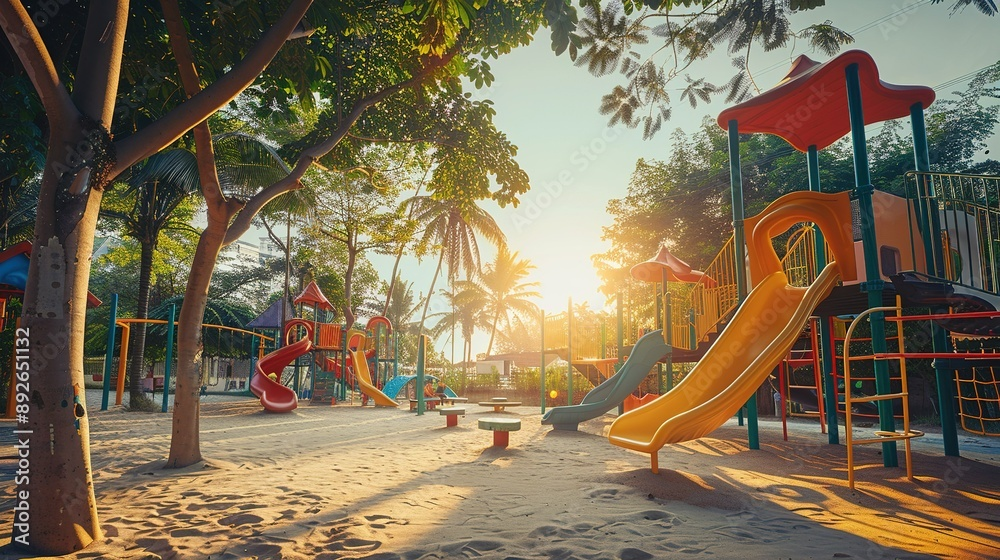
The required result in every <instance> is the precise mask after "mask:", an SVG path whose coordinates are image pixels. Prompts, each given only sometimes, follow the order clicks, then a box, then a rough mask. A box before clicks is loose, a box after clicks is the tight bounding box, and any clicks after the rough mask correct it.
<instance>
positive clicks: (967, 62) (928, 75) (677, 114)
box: [372, 0, 1000, 359]
mask: <svg viewBox="0 0 1000 560" xmlns="http://www.w3.org/2000/svg"><path fill="white" fill-rule="evenodd" d="M951 3H952V2H951V1H950V0H949V1H946V2H945V3H944V4H938V5H931V4H930V0H920V1H915V0H907V1H904V2H901V3H886V2H861V1H856V0H854V1H848V0H836V1H832V2H830V3H829V4H830V6H829V7H824V8H819V9H817V10H814V11H810V12H806V13H805V14H804V16H797V18H796V19H795V20H793V24H795V25H794V28H795V29H800V28H802V27H805V26H807V25H809V24H811V23H815V22H821V21H823V20H827V19H829V20H832V21H833V23H834V24H836V25H838V26H839V27H840V28H841V29H844V30H847V31H849V32H852V34H854V36H855V40H856V42H855V44H854V45H852V46H851V48H857V49H862V50H865V51H868V52H869V53H870V54H871V55H872V56H873V57H874V59H875V61H876V63H877V64H878V65H879V69H880V72H881V77H882V79H883V80H885V81H887V82H890V83H897V84H919V85H927V86H931V87H937V86H939V85H941V84H945V83H946V82H949V81H951V80H953V79H956V78H962V79H961V80H960V81H958V82H955V83H950V84H949V85H948V86H947V87H944V88H941V89H939V90H938V92H937V93H938V96H939V98H941V97H951V92H953V91H956V90H962V89H964V87H965V85H966V84H967V83H968V80H969V79H970V78H971V73H974V72H975V71H977V70H979V69H981V68H984V67H986V66H988V65H990V64H992V63H994V62H996V61H997V60H998V59H1000V18H998V17H992V18H990V17H986V16H983V15H981V14H979V13H978V12H976V11H975V10H974V9H971V8H970V9H967V10H966V11H965V12H964V13H958V14H955V15H954V16H951V17H949V6H950V4H951ZM887 16H888V17H887ZM800 54H806V55H808V56H810V57H812V58H814V59H815V60H818V61H824V60H826V59H827V57H826V56H825V55H823V54H822V53H816V52H810V51H809V49H808V47H807V46H806V45H804V44H803V43H801V42H800V43H799V44H798V45H794V46H790V48H787V49H779V50H778V51H774V52H771V53H763V52H761V51H760V49H757V48H755V50H754V51H753V52H752V54H751V62H750V67H751V71H752V73H753V75H754V78H755V79H756V81H757V83H758V85H759V86H760V87H761V88H763V89H767V88H769V87H771V86H772V85H773V84H775V83H776V82H777V81H778V80H780V79H781V78H782V77H783V76H784V74H785V72H786V71H787V69H788V66H789V64H790V62H791V60H792V59H794V58H795V57H796V56H798V55H800ZM490 65H491V66H492V68H493V73H494V75H495V76H496V82H495V83H494V84H493V86H492V87H491V88H489V89H488V90H481V91H479V92H477V93H476V95H477V96H478V97H486V98H489V99H492V100H493V101H494V103H495V108H496V110H497V116H496V118H495V122H496V124H497V127H498V128H499V129H500V130H502V131H504V132H505V133H506V134H507V135H508V137H509V138H510V140H511V141H512V142H513V143H514V144H516V145H517V146H518V147H519V152H518V156H517V161H518V162H519V164H520V165H521V167H522V168H523V169H524V170H525V171H526V172H527V173H528V175H529V177H530V178H531V183H532V189H531V191H530V192H528V193H527V194H526V195H525V196H524V197H523V198H522V204H521V206H520V207H518V208H517V209H514V208H506V209H500V208H499V207H496V206H495V205H492V206H490V205H486V207H487V208H488V209H489V210H490V212H491V213H492V214H493V216H494V217H495V219H496V221H497V222H498V224H499V225H500V227H501V228H502V229H503V230H504V231H505V232H506V234H507V238H508V243H509V245H510V247H511V248H512V249H513V250H515V251H517V252H519V253H520V255H521V256H522V257H524V258H528V259H530V260H531V262H532V263H534V265H535V266H536V267H537V268H536V270H535V271H534V273H533V275H532V280H535V281H538V282H540V283H541V286H540V291H541V292H542V294H543V296H544V298H543V300H542V301H541V302H540V304H541V305H542V307H543V308H545V309H546V311H547V312H558V311H561V310H564V309H566V303H567V298H569V297H572V298H573V301H574V303H579V302H583V301H587V302H589V303H590V305H591V307H592V308H601V307H603V305H604V301H603V297H602V296H601V295H600V293H599V292H598V290H597V287H598V284H599V282H598V279H597V276H596V274H595V272H594V269H593V267H592V265H591V259H590V257H591V255H594V254H596V253H600V252H603V251H605V250H606V249H607V248H608V245H607V244H605V243H604V242H602V241H601V227H602V226H607V225H610V223H611V219H610V217H608V216H607V214H606V212H605V208H606V206H607V202H608V201H609V200H610V199H612V198H620V197H622V196H624V195H625V193H626V188H627V184H628V180H629V177H630V175H631V173H632V170H633V169H634V167H635V162H636V160H637V159H638V158H655V159H661V160H663V159H667V158H668V157H669V154H670V146H669V142H668V138H669V136H670V133H671V132H672V130H674V129H677V128H680V129H682V130H684V131H685V132H689V133H690V132H693V131H695V130H696V129H697V128H698V126H699V124H700V122H701V120H702V119H703V118H705V117H710V118H712V119H713V120H714V118H715V116H716V115H717V114H718V113H719V112H720V111H721V110H722V109H724V108H725V105H724V104H723V102H722V100H721V99H720V100H719V101H715V102H713V103H712V104H710V105H703V106H699V107H698V109H697V110H691V109H690V106H689V105H687V103H686V101H685V102H681V101H680V99H679V97H680V94H679V92H678V93H677V94H675V96H674V112H673V114H674V116H673V119H672V120H671V121H670V122H668V123H667V124H666V125H665V126H664V129H663V130H661V131H660V133H659V134H658V135H657V136H656V137H654V139H653V140H650V141H643V140H642V132H641V130H638V129H635V130H633V129H627V128H623V127H619V128H615V129H609V128H608V127H607V119H606V118H605V117H603V116H602V115H600V114H599V113H598V111H597V108H598V106H599V104H600V99H601V96H602V95H603V94H604V93H606V92H607V91H609V90H610V89H611V87H613V85H614V83H616V82H615V81H614V80H615V79H616V78H614V77H609V78H603V79H600V78H594V77H592V76H591V75H590V74H589V73H588V72H587V71H586V70H585V69H582V68H576V67H574V66H573V65H572V64H571V63H570V61H569V58H568V57H567V56H565V55H563V56H562V57H559V58H557V57H555V56H554V54H553V53H552V52H551V50H550V48H549V35H548V30H542V32H541V33H540V34H539V36H538V37H537V39H536V40H535V42H534V43H532V44H531V45H530V46H528V47H524V48H521V49H518V50H516V51H515V52H513V53H511V54H509V55H507V56H505V57H502V58H501V59H500V60H499V61H490ZM690 70H691V74H692V76H695V77H698V76H705V77H707V78H708V79H709V81H714V82H715V83H722V82H724V81H725V79H727V78H728V77H729V76H730V75H731V74H732V67H731V64H730V61H729V57H728V56H727V54H726V52H725V49H724V48H723V49H721V50H720V52H717V53H715V54H714V55H713V56H712V57H710V58H709V59H708V60H705V61H701V62H699V63H696V65H694V66H693V67H692V68H691V69H690ZM877 127H878V125H875V128H876V130H877ZM907 128H908V126H907ZM869 134H871V132H870V133H869ZM990 148H991V156H992V157H993V158H994V159H996V158H997V154H998V153H1000V152H998V151H997V149H998V148H1000V136H995V137H994V139H993V141H992V142H991V145H990ZM492 255H493V250H492V249H491V248H486V249H485V250H484V255H483V257H484V262H485V261H487V260H489V258H491V257H492ZM650 256H652V255H650ZM372 260H373V261H374V262H375V264H376V267H377V268H378V269H379V271H380V273H382V274H383V276H384V277H388V275H389V273H390V271H391V267H392V259H391V258H382V257H374V258H373V259H372ZM435 265H436V261H435V260H433V259H426V260H425V261H424V262H417V261H416V260H415V259H410V260H404V263H403V265H402V267H401V270H402V274H403V276H404V277H405V278H406V279H408V280H411V281H415V282H416V285H415V288H414V291H419V292H423V293H426V291H427V289H428V287H429V285H430V280H431V276H432V275H433V273H434V268H435ZM437 287H438V288H441V287H444V283H443V282H441V281H440V280H439V282H438V285H437ZM442 305H444V304H443V301H435V302H432V309H433V308H435V307H437V308H438V310H442V309H440V307H439V306H442ZM487 339H488V333H486V334H479V335H477V337H476V338H475V339H474V341H473V352H474V353H475V352H484V351H485V350H486V343H487ZM438 347H439V348H443V344H442V343H439V346H438ZM459 347H460V346H459ZM449 352H450V350H449ZM449 352H446V354H449ZM456 359H460V358H458V357H456Z"/></svg>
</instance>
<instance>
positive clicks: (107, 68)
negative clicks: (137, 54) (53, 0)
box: [73, 0, 129, 130]
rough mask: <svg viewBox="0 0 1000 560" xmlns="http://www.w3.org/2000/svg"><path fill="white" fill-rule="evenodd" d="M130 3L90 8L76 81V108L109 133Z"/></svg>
mask: <svg viewBox="0 0 1000 560" xmlns="http://www.w3.org/2000/svg"><path fill="white" fill-rule="evenodd" d="M128 4H129V3H128V1H127V0H118V1H116V2H94V3H92V4H91V5H90V8H89V10H88V11H87V27H86V29H85V30H84V34H83V46H82V47H81V49H80V59H79V61H78V62H77V67H76V80H75V81H74V82H73V101H75V102H76V106H77V107H79V109H80V111H81V112H82V113H83V114H85V115H87V116H88V117H90V118H92V119H94V120H97V121H99V122H100V123H101V124H103V125H104V126H105V127H107V128H108V129H109V130H110V129H111V119H112V117H113V116H114V113H115V98H116V97H117V95H118V80H119V77H120V76H121V69H122V49H123V47H124V46H125V28H126V26H127V24H128Z"/></svg>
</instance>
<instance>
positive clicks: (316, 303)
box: [295, 282, 333, 311]
mask: <svg viewBox="0 0 1000 560" xmlns="http://www.w3.org/2000/svg"><path fill="white" fill-rule="evenodd" d="M300 303H304V304H306V305H312V306H313V307H316V308H319V309H325V310H327V311H333V305H332V304H331V303H330V300H328V299H326V296H324V295H323V290H321V289H319V286H317V285H316V282H309V285H308V286H306V289H304V290H302V293H301V294H299V295H298V297H296V298H295V305H298V304H300Z"/></svg>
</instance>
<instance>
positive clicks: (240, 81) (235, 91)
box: [114, 0, 312, 174]
mask: <svg viewBox="0 0 1000 560" xmlns="http://www.w3.org/2000/svg"><path fill="white" fill-rule="evenodd" d="M311 4H312V0H292V3H291V5H289V6H288V9H287V10H285V13H284V14H283V15H282V16H281V19H279V20H278V21H277V22H275V24H274V25H272V26H271V28H270V29H269V30H267V32H266V33H264V35H263V36H261V38H260V40H258V41H257V44H256V45H254V47H253V48H252V49H250V52H248V53H247V56H246V57H245V58H244V59H243V60H241V61H240V62H239V63H238V64H237V65H236V66H235V67H234V68H233V69H232V70H231V71H229V72H227V73H226V75H224V76H222V77H221V78H219V79H218V80H217V81H216V82H215V83H213V84H212V85H210V86H208V87H207V88H205V89H204V91H202V92H201V93H199V94H198V95H196V96H194V97H192V98H191V99H188V100H187V101H185V102H184V103H181V104H180V105H178V106H177V107H174V108H173V109H172V110H171V111H170V112H169V113H167V114H166V115H165V116H163V117H162V118H160V119H159V120H157V121H156V122H154V123H153V124H151V125H149V126H148V127H146V128H144V129H142V130H140V131H139V132H136V133H135V134H133V135H131V136H129V137H128V138H125V139H124V140H122V141H120V142H117V143H116V144H117V146H116V148H117V154H118V163H117V165H116V166H115V170H114V172H115V173H116V174H117V173H120V172H121V171H122V170H124V169H127V168H128V167H130V166H131V165H133V164H134V163H135V162H137V161H139V160H141V159H144V158H146V157H149V156H150V155H152V154H155V153H156V152H158V151H160V150H162V149H163V148H165V147H167V146H169V145H170V144H172V143H173V142H174V141H175V140H177V139H178V138H180V137H181V135H183V134H184V133H185V132H187V131H188V130H191V129H192V128H194V126H195V125H196V124H198V123H200V122H201V121H203V120H205V119H207V118H208V117H209V116H211V115H212V114H213V113H215V112H216V111H218V110H219V109H221V108H222V107H224V106H225V105H226V104H227V103H229V102H230V101H232V100H233V99H234V98H235V97H236V96H237V95H239V94H240V93H241V92H243V90H245V89H246V88H247V87H248V86H250V84H252V83H253V82H254V80H256V79H257V76H259V75H260V73H261V72H262V71H263V70H264V69H265V68H266V67H267V65H268V64H270V62H271V60H272V59H273V58H274V55H275V54H277V52H278V49H280V48H281V47H282V45H284V43H285V40H286V39H287V38H288V35H289V34H290V33H291V32H292V31H293V30H294V29H295V26H296V25H298V23H299V21H300V20H301V19H302V16H303V15H305V13H306V10H308V9H309V6H310V5H311Z"/></svg>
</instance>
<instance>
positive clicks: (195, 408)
mask: <svg viewBox="0 0 1000 560" xmlns="http://www.w3.org/2000/svg"><path fill="white" fill-rule="evenodd" d="M225 237H226V223H225V222H224V221H221V220H218V219H213V218H212V212H210V213H209V222H208V227H206V228H205V231H203V232H202V234H201V238H200V239H199V240H198V248H197V249H196V250H195V254H194V262H193V263H191V276H190V277H188V285H187V289H186V290H185V291H184V305H183V306H182V307H181V313H180V316H179V318H178V320H177V326H178V329H177V377H176V379H177V386H176V389H175V391H174V415H173V420H172V422H173V428H172V430H171V437H170V455H169V456H168V457H167V464H166V468H182V467H186V466H188V465H193V464H194V463H197V462H198V461H201V442H200V440H199V413H200V410H201V401H200V400H199V398H198V396H199V391H200V390H201V353H202V349H203V347H202V344H201V324H202V322H203V321H204V317H205V306H206V305H207V303H208V286H209V284H210V283H211V282H212V272H213V270H214V269H215V261H216V260H218V258H219V251H220V250H222V244H223V243H222V242H223V239H225ZM163 390H164V391H166V390H168V388H167V387H164V388H163Z"/></svg>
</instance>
